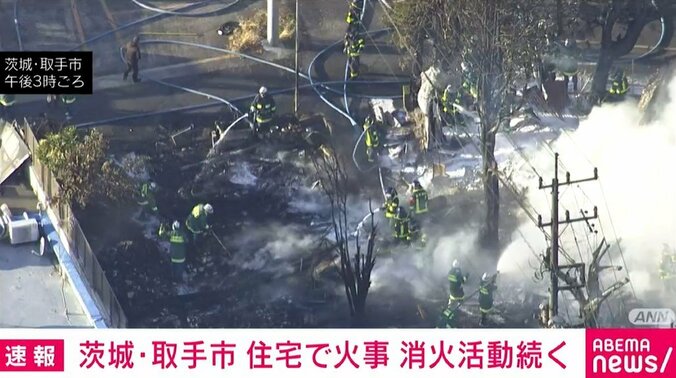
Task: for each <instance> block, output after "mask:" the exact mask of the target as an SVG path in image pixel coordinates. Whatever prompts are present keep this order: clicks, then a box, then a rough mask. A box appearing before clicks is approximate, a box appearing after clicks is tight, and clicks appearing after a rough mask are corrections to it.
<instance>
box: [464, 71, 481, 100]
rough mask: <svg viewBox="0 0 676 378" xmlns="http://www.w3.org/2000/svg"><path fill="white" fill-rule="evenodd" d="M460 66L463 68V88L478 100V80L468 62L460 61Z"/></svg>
mask: <svg viewBox="0 0 676 378" xmlns="http://www.w3.org/2000/svg"><path fill="white" fill-rule="evenodd" d="M460 68H461V69H462V88H463V89H464V90H465V91H467V93H469V94H470V95H471V96H472V99H473V100H474V101H476V99H477V96H478V93H479V87H478V84H479V83H478V80H477V78H476V77H475V75H474V73H472V71H471V70H470V68H469V65H468V64H467V63H465V62H462V63H460Z"/></svg>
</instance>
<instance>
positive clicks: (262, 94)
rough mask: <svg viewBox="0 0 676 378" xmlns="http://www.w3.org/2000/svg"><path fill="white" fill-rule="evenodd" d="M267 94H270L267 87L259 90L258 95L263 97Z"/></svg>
mask: <svg viewBox="0 0 676 378" xmlns="http://www.w3.org/2000/svg"><path fill="white" fill-rule="evenodd" d="M266 93H268V89H267V88H266V87H261V88H260V89H259V90H258V94H260V95H261V96H265V94H266Z"/></svg>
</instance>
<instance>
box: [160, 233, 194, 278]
mask: <svg viewBox="0 0 676 378" xmlns="http://www.w3.org/2000/svg"><path fill="white" fill-rule="evenodd" d="M159 236H160V238H162V239H165V240H169V255H170V257H171V273H172V274H171V275H172V278H173V279H174V280H175V281H179V282H180V281H183V274H184V273H185V256H186V249H187V247H186V244H187V242H188V238H187V235H186V233H185V231H184V230H183V228H182V227H181V222H179V221H174V223H173V224H172V225H171V230H170V231H167V230H166V229H165V228H164V224H162V225H160V231H159Z"/></svg>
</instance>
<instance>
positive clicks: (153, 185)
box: [150, 181, 157, 190]
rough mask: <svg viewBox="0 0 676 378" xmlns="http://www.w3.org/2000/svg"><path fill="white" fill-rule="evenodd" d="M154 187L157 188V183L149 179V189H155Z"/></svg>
mask: <svg viewBox="0 0 676 378" xmlns="http://www.w3.org/2000/svg"><path fill="white" fill-rule="evenodd" d="M155 188H157V184H155V182H154V181H151V182H150V189H151V190H155Z"/></svg>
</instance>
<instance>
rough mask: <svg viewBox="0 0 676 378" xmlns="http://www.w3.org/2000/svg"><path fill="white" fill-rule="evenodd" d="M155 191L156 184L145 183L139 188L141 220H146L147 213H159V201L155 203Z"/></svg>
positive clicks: (138, 201)
mask: <svg viewBox="0 0 676 378" xmlns="http://www.w3.org/2000/svg"><path fill="white" fill-rule="evenodd" d="M155 190H157V184H155V183H154V182H152V181H150V182H143V183H141V185H140V186H139V191H138V200H137V201H136V202H137V203H138V204H139V206H141V218H142V219H143V218H145V214H146V213H147V212H149V213H151V214H155V213H157V201H155Z"/></svg>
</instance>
